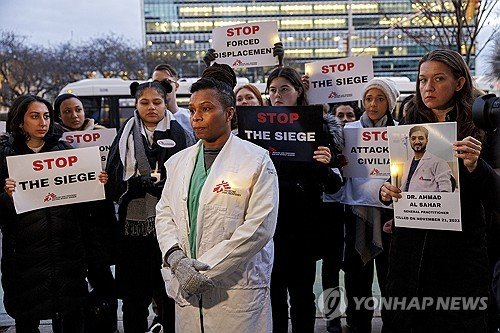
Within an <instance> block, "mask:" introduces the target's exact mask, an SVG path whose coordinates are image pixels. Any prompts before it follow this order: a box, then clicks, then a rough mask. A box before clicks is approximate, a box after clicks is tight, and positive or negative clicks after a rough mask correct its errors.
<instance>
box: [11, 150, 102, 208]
mask: <svg viewBox="0 0 500 333" xmlns="http://www.w3.org/2000/svg"><path fill="white" fill-rule="evenodd" d="M7 168H8V170H9V177H10V178H13V179H14V180H15V181H16V190H15V191H14V196H13V197H14V206H15V208H16V212H17V213H18V214H20V213H23V212H28V211H31V210H34V209H39V208H45V207H52V206H60V205H66V204H72V203H77V202H86V201H94V200H101V199H104V198H105V195H104V185H103V184H102V183H101V182H100V181H99V179H98V176H99V173H100V171H101V159H100V154H99V147H88V148H79V149H67V150H61V151H55V152H48V153H39V154H27V155H18V156H9V157H7Z"/></svg>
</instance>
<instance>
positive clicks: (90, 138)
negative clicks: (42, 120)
mask: <svg viewBox="0 0 500 333" xmlns="http://www.w3.org/2000/svg"><path fill="white" fill-rule="evenodd" d="M115 136H116V128H103V129H98V130H91V131H74V132H65V133H63V135H62V139H63V140H65V141H66V142H67V143H69V144H70V145H71V146H72V147H73V148H85V147H94V146H98V147H99V151H100V153H101V164H102V169H103V170H104V169H105V168H106V161H107V159H108V154H109V149H110V147H111V144H112V143H113V140H114V139H115Z"/></svg>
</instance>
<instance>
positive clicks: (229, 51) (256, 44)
mask: <svg viewBox="0 0 500 333" xmlns="http://www.w3.org/2000/svg"><path fill="white" fill-rule="evenodd" d="M277 42H279V36H278V22H277V21H269V22H250V23H244V24H237V25H231V26H224V27H220V28H215V29H214V30H213V31H212V47H213V48H214V49H215V57H216V59H215V61H216V62H217V63H219V64H227V65H229V66H231V67H262V66H274V65H276V64H277V63H278V60H277V58H275V57H273V47H274V44H275V43H277Z"/></svg>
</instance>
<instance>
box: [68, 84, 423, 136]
mask: <svg viewBox="0 0 500 333" xmlns="http://www.w3.org/2000/svg"><path fill="white" fill-rule="evenodd" d="M389 79H391V80H393V81H394V82H395V83H396V87H397V88H398V90H399V92H400V93H401V99H402V98H403V97H405V96H406V95H408V94H414V93H415V87H416V85H415V82H410V79H408V78H407V77H390V78H389ZM197 80H198V78H181V79H179V81H178V82H179V89H178V90H177V103H178V104H179V105H180V106H183V107H186V106H187V104H188V103H189V97H190V96H191V93H190V92H189V89H190V88H191V85H192V84H193V83H194V82H196V81H197ZM132 82H133V81H132V80H122V79H119V78H111V79H85V80H80V81H77V82H73V83H70V84H68V85H66V86H65V87H64V88H63V89H62V90H61V92H60V94H64V93H70V94H74V95H76V96H78V97H79V98H80V99H81V100H82V102H83V106H84V109H85V112H86V114H87V117H89V118H93V119H95V120H96V121H97V122H98V123H99V124H101V125H104V126H106V127H120V125H121V124H122V123H123V122H124V121H125V120H126V119H128V118H129V117H131V116H132V114H133V112H134V109H135V101H134V98H133V97H131V96H130V88H129V87H130V83H132ZM140 82H141V83H142V82H145V81H140ZM247 83H249V81H248V79H247V78H237V86H240V85H244V84H247ZM253 84H254V85H255V86H256V87H257V88H259V90H260V92H261V94H262V95H263V96H262V97H263V98H266V97H267V96H266V93H265V90H266V83H253Z"/></svg>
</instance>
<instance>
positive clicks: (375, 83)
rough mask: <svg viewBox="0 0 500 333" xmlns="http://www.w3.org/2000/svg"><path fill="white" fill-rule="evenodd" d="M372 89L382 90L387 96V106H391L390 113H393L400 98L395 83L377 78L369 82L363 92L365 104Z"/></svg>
mask: <svg viewBox="0 0 500 333" xmlns="http://www.w3.org/2000/svg"><path fill="white" fill-rule="evenodd" d="M372 88H377V89H380V90H381V91H382V92H383V93H384V94H385V97H386V98H387V104H389V112H392V111H393V110H394V108H395V107H396V101H397V99H398V97H399V91H398V89H397V88H396V85H395V84H394V81H392V80H390V79H386V78H383V77H376V78H373V79H371V80H370V81H368V82H367V83H366V86H365V89H364V91H363V103H364V100H365V96H366V93H367V92H368V90H370V89H372Z"/></svg>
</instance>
